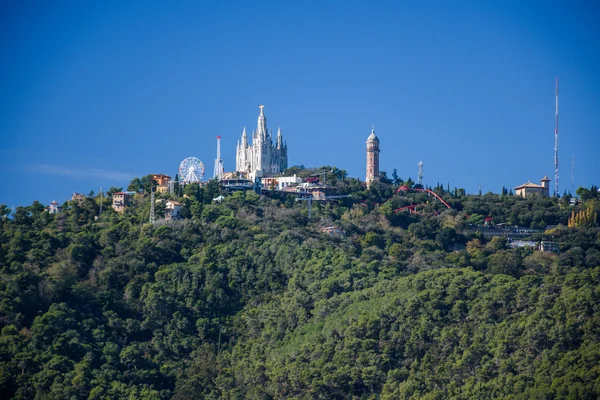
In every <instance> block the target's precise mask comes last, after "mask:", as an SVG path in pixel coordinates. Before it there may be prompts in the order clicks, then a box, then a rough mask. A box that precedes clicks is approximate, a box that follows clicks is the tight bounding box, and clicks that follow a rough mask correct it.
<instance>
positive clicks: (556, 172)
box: [554, 78, 560, 197]
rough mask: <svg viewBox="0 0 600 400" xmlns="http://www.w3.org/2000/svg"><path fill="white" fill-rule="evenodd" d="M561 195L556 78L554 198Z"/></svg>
mask: <svg viewBox="0 0 600 400" xmlns="http://www.w3.org/2000/svg"><path fill="white" fill-rule="evenodd" d="M559 195H560V193H559V191H558V78H556V114H555V126H554V196H556V197H558V196H559Z"/></svg>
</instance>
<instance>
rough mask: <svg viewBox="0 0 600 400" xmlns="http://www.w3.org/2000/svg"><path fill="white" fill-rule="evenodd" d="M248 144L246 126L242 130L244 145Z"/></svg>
mask: <svg viewBox="0 0 600 400" xmlns="http://www.w3.org/2000/svg"><path fill="white" fill-rule="evenodd" d="M247 145H248V135H246V127H244V130H243V131H242V146H244V147H246V146H247Z"/></svg>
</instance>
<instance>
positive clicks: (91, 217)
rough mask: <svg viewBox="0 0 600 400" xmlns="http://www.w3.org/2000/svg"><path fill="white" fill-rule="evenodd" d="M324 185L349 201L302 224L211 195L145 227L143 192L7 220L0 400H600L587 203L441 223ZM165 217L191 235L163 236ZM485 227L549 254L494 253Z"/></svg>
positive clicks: (442, 210)
mask: <svg viewBox="0 0 600 400" xmlns="http://www.w3.org/2000/svg"><path fill="white" fill-rule="evenodd" d="M319 171H325V172H323V174H324V176H323V177H322V179H323V180H326V182H327V184H328V185H330V186H334V187H336V189H337V193H339V194H348V195H349V197H347V198H342V199H339V200H335V201H330V202H321V203H317V202H315V203H313V205H312V217H311V218H310V219H309V218H308V214H307V204H306V203H305V202H298V201H295V199H294V197H293V196H290V195H285V194H274V195H266V194H261V195H258V194H256V193H254V192H250V191H249V192H235V193H232V194H228V195H225V196H224V199H222V201H221V202H220V203H219V202H214V201H213V199H215V198H216V197H217V196H219V194H220V187H219V184H218V182H216V181H210V182H209V183H208V184H206V185H204V186H199V185H198V184H190V185H187V186H186V187H185V188H183V187H178V188H176V190H175V195H173V196H172V195H169V194H159V193H156V202H155V210H156V216H157V222H156V223H154V224H152V223H150V222H149V211H150V198H151V196H150V191H152V190H153V183H152V180H151V177H143V178H141V179H137V178H136V179H135V180H134V181H132V182H131V184H130V185H129V188H128V189H129V190H134V191H136V192H138V194H136V195H135V197H134V199H133V204H132V205H131V206H129V207H128V208H127V209H126V210H125V211H124V212H123V213H122V214H120V213H116V212H114V211H113V210H112V208H111V207H110V205H111V196H112V194H113V193H115V192H118V191H119V190H121V189H122V188H112V189H111V190H110V191H108V192H107V193H103V194H102V196H100V195H99V194H94V193H90V195H89V196H86V197H85V198H84V199H83V200H81V201H68V202H66V203H65V204H63V206H62V210H61V211H60V212H59V213H57V214H50V213H48V212H47V211H46V210H45V209H44V206H43V205H42V204H40V203H39V202H34V203H33V204H32V205H30V206H26V207H18V208H17V209H16V210H15V211H14V212H12V213H11V212H10V211H11V210H10V209H9V208H7V207H6V206H0V268H1V269H0V274H1V279H0V329H1V330H2V334H1V336H0V398H3V399H4V398H5V399H13V398H14V399H179V400H183V399H287V398H301V399H349V398H355V399H408V398H415V399H416V398H421V399H448V398H456V399H478V398H481V399H488V398H514V399H560V398H568V399H597V398H600V229H599V228H598V227H597V220H598V218H597V214H598V213H599V212H600V195H599V194H598V191H597V188H595V187H592V188H590V189H586V188H580V189H579V190H578V191H577V194H578V195H579V198H580V201H579V202H572V203H571V202H570V201H569V200H570V197H571V196H570V195H567V196H562V197H561V198H560V199H555V198H549V197H538V196H533V197H531V198H526V199H523V198H521V197H517V196H513V195H512V193H510V192H509V191H507V190H506V189H503V190H502V192H501V194H493V193H487V194H480V195H467V194H465V193H464V190H461V189H459V188H450V187H449V185H447V186H446V187H444V186H443V185H440V184H438V185H437V186H435V187H432V188H431V189H432V190H434V191H435V192H436V193H437V194H438V195H439V196H440V197H442V198H443V199H444V200H445V201H446V202H447V203H448V204H449V205H450V206H451V208H450V209H448V208H446V207H445V206H444V205H443V204H441V202H439V201H437V200H436V199H435V198H434V197H432V196H428V195H427V194H426V193H419V192H414V191H403V192H401V193H398V194H394V193H395V191H396V189H397V188H398V187H399V186H400V185H405V186H408V187H414V186H415V184H414V182H413V181H412V180H410V179H408V180H407V181H403V180H402V179H401V178H399V177H398V176H397V174H396V173H395V172H394V173H393V174H392V177H391V178H389V179H388V178H387V175H386V174H383V176H382V179H381V181H380V182H377V183H375V184H373V185H372V186H371V187H370V188H369V189H366V188H365V187H364V185H363V184H362V183H361V182H359V181H358V180H356V179H353V178H348V177H347V176H346V174H345V171H342V170H339V169H337V168H330V167H327V168H322V169H320V170H319ZM319 171H315V170H308V169H305V168H302V167H293V168H291V169H290V171H289V172H290V173H296V174H299V175H301V176H309V175H311V174H315V173H316V172H319ZM126 189H127V188H126ZM168 199H175V200H178V201H179V202H181V203H182V205H183V209H182V216H183V218H181V219H179V220H171V221H169V222H165V221H164V220H162V219H161V216H162V215H164V214H163V212H164V210H163V208H164V203H165V201H166V200H168ZM101 202H102V213H101V214H100V215H99V210H100V205H101V204H100V203H101ZM415 204H418V208H417V209H416V210H417V211H418V213H411V212H408V211H406V210H404V211H396V210H398V209H400V208H402V207H405V206H408V205H415ZM487 221H493V223H494V224H501V223H506V224H510V225H518V226H521V227H525V228H528V229H531V230H532V236H531V238H530V239H531V240H532V241H534V242H540V241H542V240H546V241H552V242H554V243H556V244H557V246H558V250H557V251H556V252H547V251H539V250H537V249H535V248H531V247H514V248H513V247H511V246H510V243H509V242H508V241H507V239H506V238H504V237H501V236H496V237H493V238H489V237H488V238H486V236H485V235H484V234H483V232H482V229H483V228H482V225H483V224H484V223H485V222H487ZM329 226H334V227H336V228H337V229H336V231H335V234H328V233H326V232H323V230H322V228H323V227H329Z"/></svg>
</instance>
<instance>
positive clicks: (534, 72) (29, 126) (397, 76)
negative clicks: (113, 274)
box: [0, 1, 600, 206]
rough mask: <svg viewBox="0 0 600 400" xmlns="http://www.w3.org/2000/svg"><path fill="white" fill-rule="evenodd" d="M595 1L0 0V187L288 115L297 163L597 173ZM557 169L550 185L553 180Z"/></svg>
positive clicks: (176, 150)
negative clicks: (368, 154)
mask: <svg viewBox="0 0 600 400" xmlns="http://www.w3.org/2000/svg"><path fill="white" fill-rule="evenodd" d="M598 20H600V6H599V5H598V3H597V2H594V1H587V2H586V1H562V2H553V1H515V2H510V1H493V2H492V1H473V2H467V1H457V2H447V1H440V2H435V1H385V2H380V1H369V2H367V1H360V2H357V1H343V2H333V1H316V2H312V1H273V2H268V1H264V2H260V1H253V2H234V1H211V2H208V1H189V2H187V1H177V2H162V1H157V2H151V1H148V2H137V1H134V2H133V1H132V2H117V1H102V2H94V1H72V2H71V1H53V2H48V1H4V2H1V3H0V93H2V96H1V97H0V138H1V141H0V171H1V172H2V174H3V176H4V180H5V182H4V184H3V185H2V186H1V189H0V203H6V204H8V205H9V206H11V205H13V204H14V205H28V204H31V202H32V201H33V200H40V201H41V202H43V203H44V204H47V203H49V202H50V201H51V200H54V199H56V200H58V201H61V202H62V201H64V200H66V199H67V198H68V197H70V195H71V193H72V192H73V191H77V192H84V193H88V192H89V191H90V190H95V191H96V192H98V190H99V187H100V186H101V185H102V186H103V188H104V190H108V188H110V187H111V186H116V187H120V186H127V184H128V182H129V181H130V180H131V178H133V177H134V176H142V175H145V174H148V173H167V174H170V175H174V174H175V173H176V172H177V168H178V165H179V163H180V161H181V160H182V159H183V158H185V157H188V156H196V157H198V158H200V159H201V160H202V161H203V162H204V164H205V167H206V170H207V176H208V175H210V174H211V173H212V169H213V162H214V158H215V153H216V139H215V137H216V136H217V135H221V137H222V157H223V160H224V164H225V170H226V171H229V170H233V169H234V168H235V145H236V141H237V140H238V139H239V137H240V135H241V132H242V128H243V127H244V126H247V127H248V129H249V130H251V129H252V128H254V127H255V126H256V119H257V116H258V111H259V110H258V106H259V105H260V104H264V105H265V114H266V116H267V118H268V126H269V128H270V129H272V130H273V131H274V132H276V130H277V127H278V126H281V128H282V132H283V134H284V138H285V139H286V140H287V142H288V147H289V160H290V165H300V164H302V165H305V166H320V165H324V164H328V165H335V166H337V167H340V168H343V169H346V170H347V171H348V172H349V173H350V175H352V176H355V177H360V178H361V179H364V169H365V157H364V150H365V140H366V138H367V136H368V135H369V133H370V129H371V125H373V124H374V125H375V130H376V133H377V135H378V136H379V138H380V140H381V169H382V170H384V171H387V172H388V174H391V172H392V170H393V169H394V168H396V169H397V170H398V174H399V175H400V176H401V177H403V178H407V177H409V176H410V177H412V178H413V179H415V178H416V175H417V163H418V162H419V161H421V160H422V161H423V163H424V175H425V179H424V180H425V183H427V184H432V185H435V184H436V183H437V182H443V183H444V184H445V183H447V182H449V183H450V185H451V186H458V187H464V188H466V189H467V191H468V192H470V193H475V192H477V190H478V186H479V185H481V187H482V190H483V191H484V192H487V191H493V192H499V191H500V190H501V188H502V186H506V187H514V186H517V185H519V184H521V183H524V182H526V181H528V180H531V181H535V182H537V181H538V180H539V179H540V178H541V177H542V176H543V175H544V174H548V176H550V177H551V178H553V175H554V164H553V142H554V139H553V135H554V81H555V78H556V77H557V76H558V77H559V84H560V128H559V130H560V134H561V137H560V145H559V146H560V166H561V178H560V191H561V192H562V191H563V190H564V189H567V190H570V189H571V157H572V155H575V164H576V165H575V185H576V187H578V186H586V187H589V186H590V185H592V184H598V183H600V182H598V176H599V175H598V173H599V172H600V158H599V157H598V151H599V150H600V112H599V110H600V77H599V74H598V71H600V24H598V23H597V21H598ZM552 187H554V185H553V184H552Z"/></svg>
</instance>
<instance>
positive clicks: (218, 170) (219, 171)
mask: <svg viewBox="0 0 600 400" xmlns="http://www.w3.org/2000/svg"><path fill="white" fill-rule="evenodd" d="M213 179H218V180H221V179H223V160H221V136H217V158H216V159H215V171H214V173H213Z"/></svg>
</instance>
